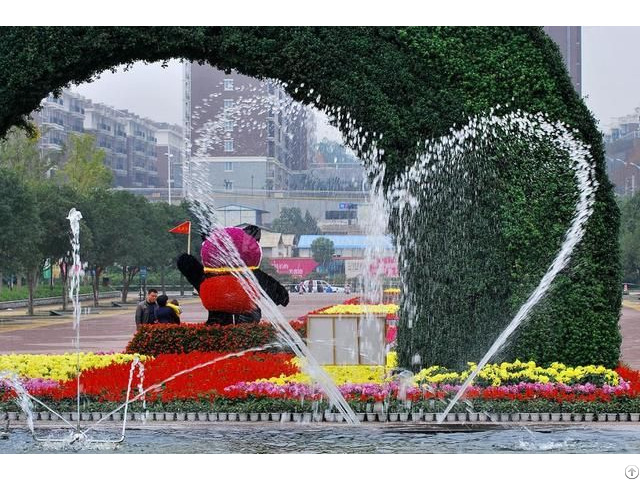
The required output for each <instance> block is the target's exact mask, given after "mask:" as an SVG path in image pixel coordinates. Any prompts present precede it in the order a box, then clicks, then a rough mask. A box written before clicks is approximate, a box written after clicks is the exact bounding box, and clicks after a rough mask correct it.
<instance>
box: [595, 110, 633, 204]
mask: <svg viewBox="0 0 640 480" xmlns="http://www.w3.org/2000/svg"><path fill="white" fill-rule="evenodd" d="M604 140H605V151H606V159H607V174H608V175H609V179H610V180H611V182H612V183H613V184H614V186H615V191H616V193H617V194H619V195H634V194H635V193H636V192H638V191H640V107H638V108H636V111H635V113H634V114H630V115H626V116H624V117H619V118H617V119H615V122H614V124H613V126H612V127H611V129H610V131H609V132H607V133H606V134H605V136H604Z"/></svg>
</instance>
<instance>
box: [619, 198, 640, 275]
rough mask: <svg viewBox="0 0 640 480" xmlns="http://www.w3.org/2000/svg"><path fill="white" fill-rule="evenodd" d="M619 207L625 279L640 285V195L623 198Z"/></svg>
mask: <svg viewBox="0 0 640 480" xmlns="http://www.w3.org/2000/svg"><path fill="white" fill-rule="evenodd" d="M619 205H620V213H621V217H620V249H621V258H622V271H623V279H624V280H625V281H627V282H630V283H640V193H637V194H635V195H633V196H632V197H626V198H623V199H622V200H620V202H619Z"/></svg>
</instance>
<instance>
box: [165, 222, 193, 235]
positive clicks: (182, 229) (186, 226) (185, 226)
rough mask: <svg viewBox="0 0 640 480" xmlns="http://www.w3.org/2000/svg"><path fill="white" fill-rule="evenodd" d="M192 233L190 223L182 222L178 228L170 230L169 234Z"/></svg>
mask: <svg viewBox="0 0 640 480" xmlns="http://www.w3.org/2000/svg"><path fill="white" fill-rule="evenodd" d="M190 232H191V222H190V221H186V222H182V223H181V224H180V225H178V226H177V227H173V228H172V229H171V230H169V233H182V234H183V235H189V233H190Z"/></svg>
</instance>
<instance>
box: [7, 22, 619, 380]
mask: <svg viewBox="0 0 640 480" xmlns="http://www.w3.org/2000/svg"><path fill="white" fill-rule="evenodd" d="M175 57H183V58H187V59H190V60H195V61H200V62H208V63H210V64H212V65H215V66H217V67H220V68H224V69H232V68H234V69H236V70H238V71H239V72H240V73H244V74H248V75H253V76H257V77H274V78H279V79H282V80H283V81H285V82H288V86H287V90H288V91H289V93H290V94H291V95H292V96H293V97H294V98H295V99H297V100H301V101H304V102H309V101H310V99H311V98H313V99H315V98H316V97H317V96H318V95H321V99H320V100H319V102H318V105H319V107H321V108H322V107H325V106H341V107H343V111H349V112H350V114H351V116H352V117H353V118H355V119H357V122H358V125H359V126H361V127H362V128H363V130H364V131H369V132H377V133H380V132H382V133H384V137H383V138H382V139H381V140H380V141H379V146H380V147H381V148H383V149H384V152H385V154H384V161H385V162H386V163H387V166H388V169H387V171H388V172H389V176H388V181H390V180H391V179H392V178H393V177H394V176H395V175H396V174H397V173H398V172H399V171H401V169H402V168H403V167H404V166H405V165H406V164H407V163H412V162H413V160H414V159H415V155H416V154H417V153H419V148H420V144H421V142H422V141H423V140H424V139H427V138H432V137H437V136H440V135H443V134H446V133H447V132H448V130H449V128H450V127H451V126H452V125H454V124H458V125H460V124H463V123H464V122H465V119H466V118H467V117H468V116H470V115H474V114H480V113H483V112H486V111H487V110H488V109H489V108H490V107H492V106H494V105H496V104H501V105H506V104H508V105H509V106H508V108H509V109H523V110H525V111H529V112H537V111H544V112H546V113H548V114H549V116H550V118H551V119H552V120H556V119H559V120H563V121H564V122H566V123H568V124H569V125H570V126H571V127H573V128H575V129H577V131H578V136H579V137H580V138H581V139H582V140H584V141H585V142H586V143H587V144H589V145H591V151H592V154H593V157H594V159H595V160H596V162H597V179H598V181H599V182H600V188H599V190H598V193H597V198H596V201H597V204H596V209H595V212H594V214H593V216H592V217H591V219H590V220H589V223H588V226H587V233H586V235H585V237H584V239H583V241H582V243H581V244H580V246H579V248H578V250H577V252H576V253H575V254H574V257H573V261H572V263H571V264H570V266H569V267H568V268H567V269H566V270H565V271H564V272H562V274H561V275H560V277H559V278H558V279H557V280H556V282H555V286H554V288H553V290H552V292H550V294H549V295H548V296H547V298H546V301H545V303H544V305H542V308H539V309H537V310H536V315H535V318H533V319H532V320H531V322H530V323H529V324H528V326H527V327H526V328H525V329H523V330H522V331H521V332H520V335H519V338H518V339H517V341H516V342H515V343H514V344H513V345H512V347H511V350H509V351H506V352H505V354H504V355H505V356H506V357H509V356H518V357H520V358H522V359H533V360H535V361H536V362H538V363H540V364H543V363H545V362H550V361H553V360H558V361H562V362H565V363H567V364H590V363H602V364H604V365H607V366H609V367H613V366H615V364H616V363H617V361H618V357H619V349H620V334H619V330H618V315H619V309H620V302H621V292H620V288H619V282H620V261H619V251H618V245H617V229H618V210H617V207H616V205H615V202H614V197H613V193H612V188H611V184H610V183H609V181H608V179H607V177H606V173H605V168H604V152H603V145H602V139H601V136H600V134H599V132H598V130H597V128H596V125H595V121H594V118H593V116H592V115H591V113H590V112H589V111H588V109H587V108H586V106H585V105H584V103H583V102H582V101H581V99H580V97H579V96H578V95H577V94H576V92H575V91H574V90H573V87H572V85H571V82H570V79H569V77H568V75H567V73H566V71H565V68H564V64H563V61H562V58H561V56H560V54H559V52H558V50H557V48H556V46H555V45H554V44H553V42H552V41H551V40H550V39H549V38H548V37H547V36H546V35H545V34H544V33H543V31H542V29H540V28H534V27H466V28H465V27H410V28H391V27H358V28H353V27H286V28H282V27H268V28H265V27H242V28H240V27H150V28H135V27H116V28H113V27H112V28H108V27H65V28H58V27H33V28H31V27H29V28H24V27H6V28H1V29H0V133H3V132H5V131H6V129H7V128H8V127H9V126H10V125H13V124H25V119H24V115H26V114H28V113H29V112H30V111H32V110H33V109H35V108H36V107H37V106H38V105H39V102H40V100H41V99H42V98H44V97H45V96H46V95H47V94H48V93H49V92H50V91H56V90H59V89H60V88H62V87H64V86H65V85H66V84H67V83H69V82H74V83H79V82H84V81H89V80H90V79H91V78H92V77H93V76H94V75H96V74H98V73H100V72H101V71H103V70H105V69H109V68H113V67H115V66H117V65H119V64H123V63H125V64H126V63H131V62H134V61H136V60H147V61H157V60H163V59H169V58H175ZM301 83H304V84H305V88H304V89H300V90H299V91H297V92H296V91H295V89H296V87H297V86H299V85H300V84H301ZM307 88H313V89H314V92H313V95H312V96H307V93H306V92H307V91H306V89H307ZM197 100H198V99H194V102H196V101H197ZM337 123H338V124H339V125H338V126H339V127H340V128H341V129H342V130H343V132H344V133H348V131H347V128H346V125H347V123H348V120H347V118H346V116H342V117H341V118H340V119H338V122H337ZM351 146H353V147H354V148H355V149H356V150H358V151H360V153H362V151H367V150H368V149H369V148H370V143H369V142H368V141H367V140H365V141H363V142H361V143H360V144H358V145H356V142H355V141H351ZM542 160H543V159H541V158H530V159H528V161H527V163H528V164H527V165H526V166H525V165H524V164H523V163H521V162H519V161H518V159H517V158H513V159H512V162H513V163H514V165H512V172H511V173H509V172H506V173H507V174H512V173H517V171H518V169H519V168H521V167H522V168H526V169H533V170H534V171H536V169H537V168H538V167H539V166H540V164H541V163H540V162H542ZM551 183H552V184H551V185H548V186H549V189H546V185H540V186H539V187H540V188H541V189H542V190H537V193H536V194H537V195H540V201H539V203H538V205H537V206H536V208H533V209H529V208H526V204H523V203H522V202H518V201H516V202H514V203H513V204H510V203H508V202H507V200H509V199H518V198H523V195H526V194H527V193H528V192H527V191H526V189H527V188H529V187H528V186H527V185H522V184H521V185H519V186H518V185H514V186H513V188H511V187H509V185H508V183H506V182H504V183H501V185H502V186H503V187H501V188H502V189H499V190H498V191H497V194H496V205H500V209H501V210H500V216H499V219H498V221H499V222H500V227H501V228H500V229H498V230H497V231H494V232H493V233H491V234H489V235H487V236H486V238H484V240H482V238H483V233H482V231H478V232H476V233H477V234H478V235H480V237H481V238H480V240H481V241H480V243H479V245H482V248H481V250H480V251H481V252H482V253H483V255H473V256H471V257H470V258H469V260H468V264H467V265H463V268H462V269H461V270H459V271H458V270H456V269H455V266H453V269H452V271H454V272H457V273H460V275H456V276H453V275H450V276H449V279H448V282H447V283H446V284H445V285H444V286H443V288H441V289H439V290H438V292H437V296H436V297H435V298H430V295H428V291H427V290H428V288H429V285H432V284H433V283H434V282H436V281H438V278H437V277H430V276H429V275H428V274H425V272H420V271H417V270H416V271H415V273H412V274H411V276H410V278H408V279H407V282H408V284H409V285H408V287H409V288H410V289H413V290H414V292H415V293H416V295H415V297H416V298H417V299H418V300H417V301H418V302H419V304H418V305H416V307H417V308H416V310H415V311H416V312H417V313H416V314H415V315H414V314H413V313H412V314H411V315H412V318H411V320H412V322H413V329H409V328H407V327H408V324H407V322H408V320H409V318H408V314H409V313H408V312H409V311H410V310H409V309H407V308H406V306H405V308H404V312H405V313H404V315H403V316H402V318H401V322H400V327H399V350H400V357H399V359H400V362H401V364H403V365H405V366H411V368H419V367H420V365H419V364H416V365H411V359H412V358H415V355H416V354H418V355H419V356H420V357H421V358H422V359H423V361H424V359H426V358H429V352H428V350H429V343H428V342H427V341H426V339H427V338H429V337H432V338H433V337H434V335H435V336H437V337H438V339H439V341H440V342H441V343H442V344H443V345H444V346H445V347H444V348H443V349H442V352H444V353H443V355H441V356H439V357H437V358H434V357H431V358H430V361H431V362H434V363H438V364H441V365H446V366H451V367H454V366H460V365H461V364H463V363H464V362H466V361H467V360H478V358H477V357H478V354H479V353H478V352H480V351H481V350H482V349H483V348H484V347H485V346H486V344H487V343H491V342H490V340H491V339H492V338H495V336H497V335H498V333H499V332H498V330H499V329H500V325H501V324H502V323H503V322H504V321H506V320H505V319H507V318H508V317H509V316H510V315H511V314H513V313H514V311H515V309H517V305H518V303H519V302H520V301H521V300H522V299H523V298H526V296H527V294H528V293H529V292H530V291H531V290H532V289H533V288H534V287H535V284H536V283H537V279H538V278H540V276H541V273H542V272H544V270H545V269H546V266H547V260H548V259H549V258H550V257H552V256H553V254H554V253H555V251H556V250H557V249H558V247H559V243H558V240H559V239H558V232H559V231H562V229H563V228H564V227H565V226H566V218H565V217H564V216H563V215H564V212H566V211H567V209H569V208H570V206H571V205H572V204H573V203H572V202H573V194H572V192H573V191H574V187H573V185H572V184H571V182H570V180H569V179H568V178H567V177H566V176H560V177H559V178H556V179H551ZM518 189H520V191H518ZM559 193H560V194H559ZM485 195H488V193H487V192H485ZM500 202H503V203H500ZM504 202H507V204H505V203H504ZM549 208H551V210H549ZM556 210H557V212H558V214H557V215H556V214H555V213H554V216H553V218H552V220H551V221H546V222H542V223H540V221H541V219H544V218H546V216H545V215H546V213H548V212H550V211H552V212H555V211H556ZM535 225H540V227H539V228H538V227H535V228H538V230H539V231H538V232H536V235H534V239H533V240H532V241H529V237H530V235H529V234H530V233H531V231H532V226H535ZM503 227H504V228H505V229H506V228H507V227H508V230H504V231H503V230H502V229H503ZM393 228H402V226H400V225H394V226H393ZM548 229H550V230H549V231H547V230H548ZM416 236H417V238H418V240H419V241H420V242H426V241H427V240H428V235H426V233H425V232H416ZM425 245H426V244H425ZM502 252H507V254H505V255H504V256H503V255H502ZM487 255H488V257H489V258H495V259H498V260H499V262H498V263H497V264H496V266H495V267H494V266H489V267H487V265H486V261H485V260H486V258H487ZM416 261H419V260H418V259H416ZM436 267H437V268H439V269H447V268H448V266H447V265H446V264H444V265H436ZM433 270H435V269H432V271H433ZM466 272H473V273H474V275H473V276H471V277H470V278H471V280H475V279H479V281H480V282H481V284H482V285H486V284H487V282H486V281H485V280H484V279H486V278H491V282H492V283H494V284H495V287H496V289H497V290H498V291H499V292H500V294H499V296H500V298H499V301H494V300H493V299H491V295H494V293H492V291H491V289H487V288H479V287H478V285H475V284H474V283H475V282H473V281H469V278H466V277H465V275H464V274H465V273H466ZM495 282H497V284H496V283H495ZM427 299H429V300H427ZM427 302H430V303H433V302H436V303H438V304H441V305H443V306H444V307H443V309H442V311H443V312H446V311H449V312H451V313H450V314H449V315H443V316H441V317H439V318H433V317H432V316H431V315H430V314H429V305H428V304H427ZM469 305H473V308H469V307H468V306H469ZM496 309H497V310H496ZM460 310H462V311H460ZM496 318H497V320H496ZM487 325H491V328H490V329H489V331H487V328H486V327H487ZM463 331H464V332H465V334H464V335H458V332H463ZM470 342H471V343H470Z"/></svg>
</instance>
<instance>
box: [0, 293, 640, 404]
mask: <svg viewBox="0 0 640 480" xmlns="http://www.w3.org/2000/svg"><path fill="white" fill-rule="evenodd" d="M369 311H370V312H371V313H374V314H377V315H380V314H386V315H387V320H390V319H394V318H397V317H395V315H396V313H397V305H389V304H385V305H360V304H353V305H338V306H333V307H329V308H323V309H320V310H318V311H316V312H312V313H315V314H321V315H322V314H327V315H340V314H345V315H354V314H355V315H359V314H364V313H366V312H369ZM292 325H293V326H294V328H295V329H296V330H297V331H298V332H299V333H300V334H301V335H304V329H305V317H301V318H300V319H299V320H298V321H295V322H292ZM274 338H275V333H274V330H273V328H272V327H271V325H269V324H266V323H260V324H240V325H235V326H233V325H232V326H227V327H206V326H204V325H201V324H197V325H189V324H186V325H180V326H174V325H160V326H153V327H145V328H143V329H142V330H141V331H140V332H138V333H137V334H136V336H135V337H134V338H133V339H132V341H131V342H130V344H129V346H128V351H129V352H134V351H138V352H143V353H147V354H153V355H154V356H153V357H142V358H141V359H142V361H143V364H144V380H143V382H144V383H143V385H144V388H148V387H150V386H152V385H154V384H158V387H157V388H155V389H154V390H152V391H150V392H148V394H147V395H146V396H145V400H146V402H147V408H149V410H151V411H167V412H172V411H174V412H185V411H191V412H196V411H198V412H274V413H275V412H286V411H288V412H312V411H314V412H315V411H318V410H324V409H330V408H331V407H330V405H329V404H328V402H327V399H326V398H325V396H324V395H323V394H322V392H321V391H319V390H318V388H317V387H316V386H315V385H314V382H313V380H312V378H311V377H310V376H309V375H308V374H307V373H305V371H304V365H303V363H302V362H301V361H300V360H299V359H297V358H295V357H294V356H293V355H292V354H289V353H274V352H251V353H247V354H244V355H241V356H234V357H231V358H225V359H220V357H222V356H225V355H226V352H229V351H236V352H237V351H239V350H244V349H248V348H252V347H257V346H262V345H264V344H267V343H270V342H272V341H273V340H274ZM208 349H218V350H217V351H211V352H207V351H206V350H208ZM167 351H169V352H174V353H166V352H167ZM133 358H134V356H133V355H132V354H126V355H125V354H111V355H105V354H102V355H99V354H81V355H80V367H81V370H82V377H81V392H80V394H81V395H80V396H81V401H82V408H83V410H84V411H96V412H99V411H109V410H112V409H114V408H115V407H117V406H118V405H120V404H122V402H124V401H125V395H126V388H127V384H128V380H129V376H130V373H131V361H132V360H133ZM396 358H397V357H396V354H395V352H390V353H389V354H388V355H387V362H386V365H353V366H352V365H350V366H336V365H327V366H325V367H324V369H325V370H326V371H327V373H328V374H329V375H330V376H331V378H332V379H333V380H334V382H335V383H336V384H337V385H338V388H339V389H340V391H341V392H342V394H343V395H344V397H345V399H346V400H347V402H348V403H349V404H350V405H351V406H352V408H353V409H354V410H355V411H356V412H371V411H373V410H374V409H377V410H378V411H380V410H381V409H382V410H383V411H385V412H441V411H443V410H444V409H445V408H446V406H447V405H448V403H449V401H450V400H451V398H453V396H454V395H455V394H456V393H457V392H458V390H459V389H460V385H461V384H462V383H463V382H464V381H465V379H467V378H468V376H469V375H470V373H471V371H472V370H473V369H474V368H475V364H473V363H470V364H469V367H468V368H467V369H466V370H464V371H461V372H458V371H451V370H447V369H446V368H442V367H438V366H432V367H429V368H425V369H423V370H421V371H420V372H418V373H417V374H416V375H414V376H413V377H409V378H408V377H407V376H406V374H403V373H401V372H398V371H397V365H396ZM216 359H220V360H218V361H217V362H215V363H212V364H210V365H208V366H205V367H204V368H195V367H197V366H199V365H202V364H205V363H207V362H213V361H215V360H216ZM76 361H77V359H76V355H75V354H66V355H4V356H0V371H11V372H15V373H16V374H17V375H19V376H20V377H21V378H22V380H23V383H24V386H25V388H26V389H27V391H28V392H30V393H31V394H32V395H35V396H36V397H38V398H41V399H43V400H44V401H46V402H47V403H49V404H50V405H51V406H52V407H53V408H55V409H57V410H61V411H62V410H65V411H71V410H75V401H76V396H77V382H76V379H75V374H76ZM184 370H190V371H189V372H188V373H186V374H184V375H181V376H178V377H176V378H175V379H171V377H172V376H175V375H176V374H177V373H178V372H182V371H184ZM167 379H170V380H169V381H167ZM162 382H164V383H162ZM134 383H136V384H137V383H138V380H136V381H135V382H134ZM133 395H134V394H132V395H131V396H133ZM14 399H15V394H14V392H13V391H12V390H11V389H10V388H9V387H8V384H7V383H6V382H3V381H1V380H0V412H2V411H15V410H17V408H18V407H17V405H16V403H15V402H14ZM464 399H465V402H460V403H459V404H458V405H457V406H456V407H455V409H454V412H456V411H458V412H461V413H462V412H465V411H466V410H468V409H469V408H471V409H472V410H473V411H475V412H502V413H505V412H507V413H508V412H514V413H515V412H532V413H533V412H565V413H567V412H568V413H572V414H573V413H585V412H590V413H601V412H618V413H625V412H626V413H638V412H640V372H637V371H634V370H631V369H629V368H627V367H624V366H620V367H619V368H617V369H616V370H610V369H606V368H604V367H602V366H595V365H588V366H582V367H567V366H566V365H563V364H561V363H553V364H551V365H549V366H539V365H536V364H535V363H534V362H521V361H515V362H512V363H500V364H490V365H487V366H485V367H484V368H483V369H482V371H481V372H479V374H478V376H477V377H476V379H475V381H474V385H473V386H471V387H470V388H469V389H468V390H467V391H466V393H465V396H464ZM131 408H132V410H133V411H140V410H141V409H142V408H143V407H142V403H141V402H136V403H134V404H132V405H131Z"/></svg>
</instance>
